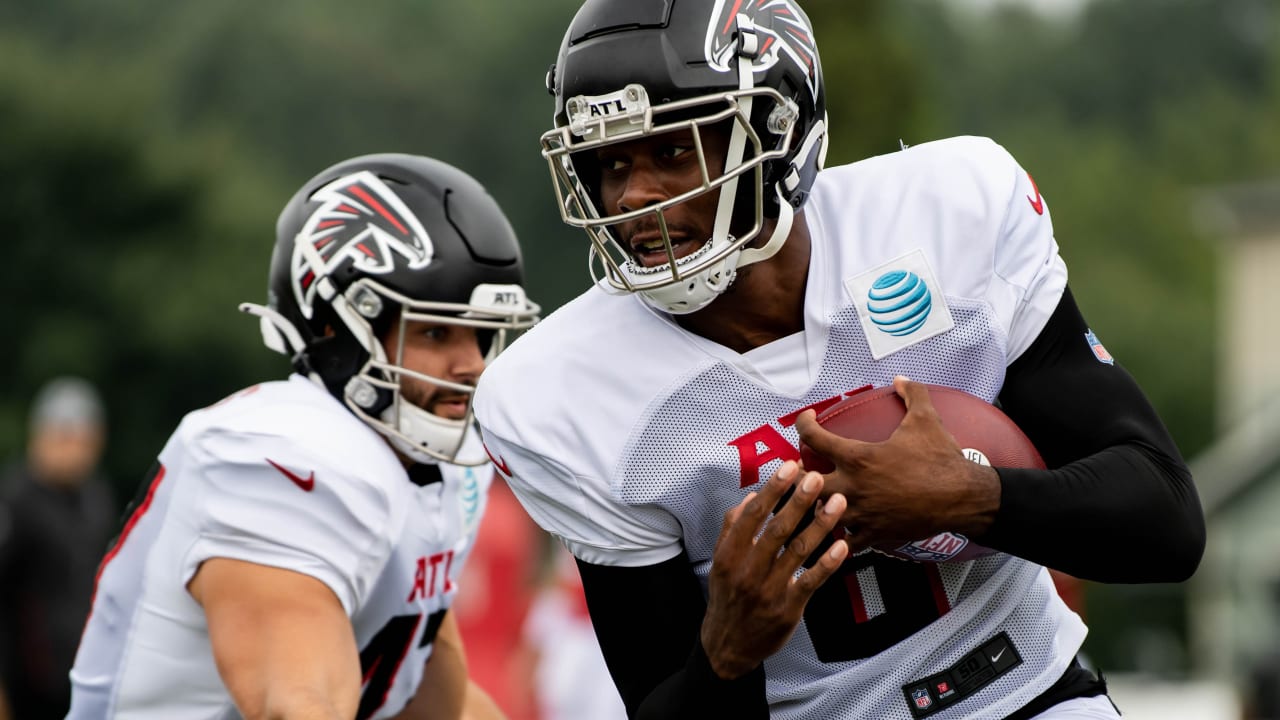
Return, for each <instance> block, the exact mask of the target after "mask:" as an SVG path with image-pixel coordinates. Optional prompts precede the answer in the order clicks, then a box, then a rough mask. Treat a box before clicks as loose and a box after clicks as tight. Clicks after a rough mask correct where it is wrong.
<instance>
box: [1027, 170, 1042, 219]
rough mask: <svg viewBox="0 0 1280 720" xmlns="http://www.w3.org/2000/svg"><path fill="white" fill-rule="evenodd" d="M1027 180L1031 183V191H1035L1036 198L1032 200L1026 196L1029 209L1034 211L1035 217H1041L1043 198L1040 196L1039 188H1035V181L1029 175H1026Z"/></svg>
mask: <svg viewBox="0 0 1280 720" xmlns="http://www.w3.org/2000/svg"><path fill="white" fill-rule="evenodd" d="M1027 179H1028V180H1030V181H1031V189H1032V190H1035V191H1036V196H1035V197H1034V198H1033V197H1031V196H1030V195H1028V196H1027V201H1028V202H1030V203H1031V209H1032V210H1035V211H1036V214H1037V215H1043V214H1044V198H1043V197H1041V196H1040V188H1038V187H1036V179H1035V178H1033V177H1031V173H1027Z"/></svg>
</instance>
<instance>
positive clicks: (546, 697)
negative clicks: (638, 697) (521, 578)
mask: <svg viewBox="0 0 1280 720" xmlns="http://www.w3.org/2000/svg"><path fill="white" fill-rule="evenodd" d="M550 548H551V552H552V558H551V560H550V565H551V567H550V568H549V569H548V571H547V573H546V579H545V580H544V581H543V582H542V584H541V585H540V587H539V589H538V591H537V593H536V594H535V595H534V597H533V603H532V605H531V606H530V608H529V614H528V616H527V618H526V619H525V623H524V627H523V629H522V632H521V639H520V644H519V646H518V648H517V650H516V652H515V653H514V656H515V657H516V658H517V660H516V662H517V664H518V665H519V666H520V667H522V668H524V672H523V673H522V674H523V677H524V678H526V680H525V685H526V688H525V691H526V693H527V695H528V697H529V701H528V704H529V705H530V706H532V707H535V708H537V718H538V720H625V718H626V717H627V708H626V706H624V705H623V704H622V698H621V697H620V696H619V695H618V688H617V687H616V686H615V685H614V684H613V678H611V677H610V676H609V668H608V666H606V665H605V662H604V654H603V653H601V651H600V641H599V640H597V639H596V633H595V628H593V627H592V625H591V614H590V613H589V612H587V598H586V595H585V594H584V592H583V589H582V578H581V576H580V575H579V574H578V567H577V565H575V564H574V562H573V555H571V554H570V553H569V551H568V550H565V548H564V546H563V545H561V544H560V543H555V544H554V545H551V546H550Z"/></svg>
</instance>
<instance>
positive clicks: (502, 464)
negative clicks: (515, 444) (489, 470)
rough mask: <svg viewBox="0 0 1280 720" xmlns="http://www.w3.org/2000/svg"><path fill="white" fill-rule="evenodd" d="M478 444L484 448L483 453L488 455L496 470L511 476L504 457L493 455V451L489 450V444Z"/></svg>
mask: <svg viewBox="0 0 1280 720" xmlns="http://www.w3.org/2000/svg"><path fill="white" fill-rule="evenodd" d="M480 446H481V447H483V448H484V454H485V455H488V456H489V461H490V462H492V463H493V464H494V466H495V467H497V468H498V472H500V473H502V474H503V475H506V476H507V477H513V476H512V474H511V468H509V467H507V461H506V459H505V458H502V457H494V456H493V453H491V452H489V446H488V445H485V444H484V443H480Z"/></svg>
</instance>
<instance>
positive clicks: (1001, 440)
mask: <svg viewBox="0 0 1280 720" xmlns="http://www.w3.org/2000/svg"><path fill="white" fill-rule="evenodd" d="M925 387H927V388H928V390H929V399H930V400H931V401H932V402H933V406H934V408H936V409H937V411H938V416H939V417H940V418H941V420H942V426H943V427H944V428H946V429H947V431H948V432H950V433H951V435H952V437H954V438H955V439H956V443H957V444H958V445H959V446H960V448H961V450H962V451H963V452H964V455H965V457H966V458H968V459H969V460H972V461H973V462H976V463H981V464H983V465H990V466H992V467H1017V468H1043V467H1045V464H1044V460H1043V459H1041V457H1040V453H1039V452H1038V451H1037V450H1036V448H1035V445H1033V444H1032V443H1031V440H1029V439H1028V438H1027V436H1026V435H1024V434H1023V432H1022V430H1020V429H1019V428H1018V426H1017V425H1015V424H1014V422H1013V421H1012V420H1010V419H1009V417H1008V416H1007V415H1005V414H1004V413H1003V412H1001V411H1000V409H999V408H997V407H995V406H994V405H992V404H990V403H988V402H987V401H985V400H983V399H982V398H980V397H977V396H974V395H970V394H969V393H967V392H964V391H962V390H956V389H955V388H949V387H945V386H942V385H929V384H926V385H925ZM906 414H907V407H906V404H905V403H903V401H902V398H900V397H898V394H897V393H896V392H894V389H893V386H892V385H887V386H885V387H879V388H875V389H869V390H863V391H861V392H859V393H857V394H855V395H853V396H851V397H848V398H846V399H844V400H842V401H840V402H839V403H837V404H835V405H832V406H831V407H829V408H827V409H825V410H824V411H822V412H820V413H818V417H817V420H818V423H819V424H820V425H822V427H824V428H825V429H827V430H829V431H831V432H833V433H835V434H836V435H839V436H841V437H847V438H854V439H857V440H863V441H866V442H882V441H884V440H887V439H889V436H890V435H892V434H893V431H894V430H895V429H897V427H898V424H899V423H901V422H902V418H903V417H905V416H906ZM800 459H801V461H802V462H803V463H804V466H805V468H806V469H809V470H816V471H818V472H821V473H828V472H831V471H832V470H834V469H835V467H834V466H833V465H832V464H831V461H830V460H828V459H827V458H825V457H823V456H822V455H819V454H818V453H817V452H815V451H814V450H813V449H812V448H810V447H809V446H807V445H805V444H803V443H801V445H800ZM873 549H874V550H877V551H879V552H881V553H884V554H886V555H891V556H893V557H897V558H901V559H904V560H914V561H917V562H958V561H964V560H972V559H975V558H978V557H982V556H984V555H989V554H991V553H993V552H995V551H994V550H991V549H990V548H985V547H982V546H981V545H977V544H976V543H973V542H970V541H969V539H968V538H966V537H964V536H963V535H960V534H957V533H941V534H939V535H936V536H934V537H931V538H925V539H921V540H917V541H916V542H912V543H907V544H905V545H901V546H894V547H881V546H876V547H874V548H873Z"/></svg>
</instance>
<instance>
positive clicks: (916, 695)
mask: <svg viewBox="0 0 1280 720" xmlns="http://www.w3.org/2000/svg"><path fill="white" fill-rule="evenodd" d="M911 699H912V700H914V701H915V703H916V707H918V708H920V709H921V710H924V709H925V708H927V707H929V706H930V705H932V704H933V698H931V697H929V691H928V690H925V689H924V688H918V689H916V690H915V691H913V692H912V693H911Z"/></svg>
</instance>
